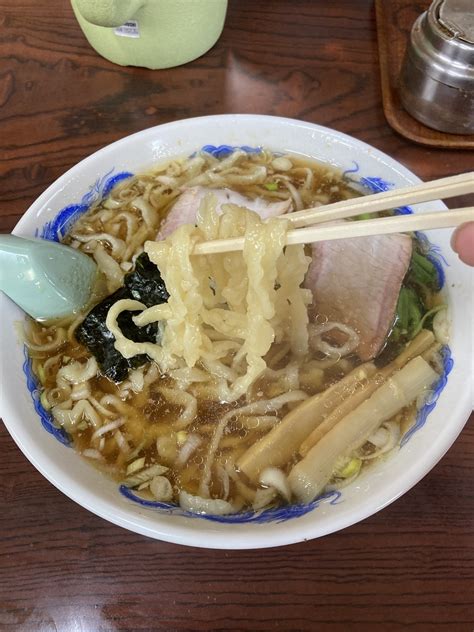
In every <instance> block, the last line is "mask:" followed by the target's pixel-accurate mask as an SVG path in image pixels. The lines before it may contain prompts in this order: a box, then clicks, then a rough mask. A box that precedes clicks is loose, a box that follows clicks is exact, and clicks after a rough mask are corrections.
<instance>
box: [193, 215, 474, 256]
mask: <svg viewBox="0 0 474 632" xmlns="http://www.w3.org/2000/svg"><path fill="white" fill-rule="evenodd" d="M469 221H474V207H469V208H464V209H454V210H451V211H439V212H437V213H420V214H416V215H415V214H414V215H395V216H392V217H381V218H377V219H368V220H362V221H359V222H345V223H341V224H334V225H331V226H308V227H306V228H299V229H297V230H290V231H288V233H287V239H286V244H287V245H291V244H310V243H314V242H316V241H330V240H333V239H350V238H353V237H369V236H371V235H387V234H390V233H400V232H412V231H415V230H432V229H434V228H449V227H452V226H459V224H463V223H464V222H469ZM243 247H244V238H243V237H238V238H234V239H215V240H213V241H206V242H202V243H200V244H196V246H195V247H194V250H193V254H195V255H210V254H217V253H222V252H235V251H237V250H243Z"/></svg>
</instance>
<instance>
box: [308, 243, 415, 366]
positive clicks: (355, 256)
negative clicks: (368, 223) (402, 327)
mask: <svg viewBox="0 0 474 632" xmlns="http://www.w3.org/2000/svg"><path fill="white" fill-rule="evenodd" d="M311 247H312V262H311V264H310V266H309V268H308V272H307V274H306V278H305V286H306V287H307V288H309V289H310V290H311V291H312V293H313V305H312V307H311V308H310V309H311V310H312V313H313V316H314V315H316V314H319V315H321V316H322V317H323V318H324V317H325V318H327V319H328V320H330V321H339V322H343V323H345V324H346V325H349V326H350V327H352V328H353V329H355V331H356V332H357V333H358V334H359V336H360V342H359V346H358V347H357V349H356V353H357V354H358V355H359V357H360V359H361V360H363V361H366V360H370V359H371V358H374V357H375V356H377V354H378V353H379V352H380V350H381V349H382V347H383V345H384V342H385V339H386V338H387V335H388V334H389V333H390V329H391V327H392V325H393V322H394V318H395V311H396V307H397V301H398V295H399V294H400V288H401V284H402V281H403V278H404V276H405V274H406V272H407V270H408V266H409V264H410V259H411V254H412V240H411V238H410V237H409V236H408V235H402V234H394V235H375V236H373V237H357V238H354V239H338V240H334V241H326V242H318V243H314V244H312V245H311Z"/></svg>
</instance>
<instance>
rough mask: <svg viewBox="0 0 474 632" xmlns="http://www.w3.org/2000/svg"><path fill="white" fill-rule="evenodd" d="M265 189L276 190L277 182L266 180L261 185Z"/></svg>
mask: <svg viewBox="0 0 474 632" xmlns="http://www.w3.org/2000/svg"><path fill="white" fill-rule="evenodd" d="M263 186H264V187H265V188H266V189H267V191H278V182H267V183H266V184H264V185H263Z"/></svg>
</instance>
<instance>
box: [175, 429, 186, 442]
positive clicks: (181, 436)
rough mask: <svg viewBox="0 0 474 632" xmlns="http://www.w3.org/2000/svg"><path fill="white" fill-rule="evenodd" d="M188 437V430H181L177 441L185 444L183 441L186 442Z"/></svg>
mask: <svg viewBox="0 0 474 632" xmlns="http://www.w3.org/2000/svg"><path fill="white" fill-rule="evenodd" d="M187 438H188V433H187V432H186V430H180V431H179V432H178V433H177V434H176V441H177V442H178V445H183V443H185V441H186V439H187Z"/></svg>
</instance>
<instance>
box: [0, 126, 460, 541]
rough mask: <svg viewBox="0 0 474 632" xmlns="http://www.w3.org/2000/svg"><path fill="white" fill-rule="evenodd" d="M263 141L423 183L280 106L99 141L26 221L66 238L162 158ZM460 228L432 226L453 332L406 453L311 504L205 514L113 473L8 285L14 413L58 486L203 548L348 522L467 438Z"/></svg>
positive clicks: (18, 433) (401, 182) (315, 531)
mask: <svg viewBox="0 0 474 632" xmlns="http://www.w3.org/2000/svg"><path fill="white" fill-rule="evenodd" d="M262 146H264V147H265V148H268V149H270V150H273V151H275V152H289V153H294V154H300V155H302V156H305V157H309V158H313V159H316V160H319V161H321V162H324V163H329V164H331V165H333V166H335V167H338V168H340V169H341V170H342V171H343V172H345V174H346V175H348V177H350V178H351V179H352V180H353V181H354V182H356V183H358V184H359V185H360V186H362V187H364V188H365V189H366V190H367V192H377V191H383V190H388V189H390V188H392V187H393V188H395V187H403V186H407V185H410V184H415V183H418V182H419V179H418V178H417V177H416V176H415V175H414V174H412V173H411V172H410V171H408V170H407V169H406V168H405V167H403V166H402V165H401V164H399V163H398V162H396V161H395V160H393V159H391V158H390V157H388V156H386V155H385V154H383V153H381V152H380V151H377V150H376V149H374V148H373V147H370V146H369V145H366V144H364V143H362V142H360V141H358V140H356V139H354V138H351V137H349V136H346V135H344V134H341V133H339V132H336V131H334V130H330V129H327V128H324V127H321V126H318V125H313V124H310V123H305V122H301V121H295V120H291V119H284V118H276V117H269V116H255V115H222V116H209V117H203V118H196V119H187V120H183V121H177V122H174V123H169V124H166V125H161V126H158V127H154V128H151V129H147V130H143V131H142V132H139V133H137V134H134V135H132V136H129V137H127V138H124V139H123V140H120V141H118V142H116V143H113V144H111V145H109V146H107V147H105V148H104V149H102V150H100V151H98V152H96V153H95V154H93V155H92V156H90V157H89V158H86V159H85V160H83V161H82V162H80V163H79V164H78V165H76V166H75V167H73V168H72V169H71V170H70V171H68V172H67V173H66V174H64V175H63V176H62V177H61V178H59V179H58V180H57V181H56V182H55V183H54V184H53V185H51V186H50V187H49V188H48V189H47V190H46V191H45V192H44V193H43V195H41V196H40V198H39V199H38V200H37V201H36V202H35V203H34V204H33V205H32V206H31V207H30V208H29V209H28V211H27V212H26V213H25V215H24V216H23V218H22V219H21V221H20V222H19V223H18V225H17V227H16V228H15V231H14V232H15V234H16V235H19V236H34V235H37V236H41V237H44V238H49V239H55V238H57V237H58V236H59V237H61V236H62V235H64V234H65V232H67V230H68V228H69V227H70V226H71V225H72V224H73V222H74V221H75V220H76V219H77V218H78V217H80V215H81V214H82V213H84V212H85V211H87V210H88V209H89V208H90V207H91V205H92V204H94V203H95V202H97V201H98V200H100V199H101V198H103V197H105V196H106V195H107V194H108V193H109V192H110V190H111V189H112V188H113V186H114V185H115V184H116V183H118V182H120V181H121V180H123V179H125V178H128V177H129V176H130V175H131V174H135V173H139V172H142V171H145V170H147V169H149V168H150V167H151V166H153V165H154V164H156V163H157V162H159V161H163V160H165V159H168V158H172V157H175V156H183V155H184V156H186V155H191V154H193V153H194V152H196V151H198V150H200V149H202V148H204V149H205V150H206V151H208V152H211V153H214V155H216V156H222V155H226V154H228V153H229V152H231V151H233V149H234V148H236V147H239V148H242V149H244V150H245V151H256V150H258V148H259V147H262ZM443 208H445V207H444V206H443V204H442V203H441V202H430V203H425V204H419V205H416V207H414V208H413V209H410V208H407V207H405V208H402V209H398V211H397V212H404V213H408V212H412V210H413V211H414V212H417V213H424V212H429V211H433V210H441V209H443ZM449 238H450V232H449V231H446V230H439V231H432V232H430V235H429V242H428V240H427V237H425V236H421V239H425V240H426V241H425V244H426V245H427V247H428V248H429V256H430V259H431V260H432V261H433V262H434V263H435V264H436V266H437V268H438V271H439V273H440V275H441V277H442V278H443V280H444V289H443V291H444V294H445V298H446V302H447V303H448V306H449V319H450V326H451V336H450V343H449V347H445V349H444V353H443V362H444V370H443V375H442V376H441V377H440V379H439V381H438V383H437V384H436V387H435V388H434V390H433V391H432V392H431V395H430V398H429V399H428V400H427V401H426V402H425V403H424V405H423V408H422V409H421V410H420V411H419V413H418V417H417V420H416V423H415V425H414V426H413V427H412V428H411V429H410V430H409V431H408V432H407V433H406V434H405V435H404V436H403V437H402V440H401V444H400V448H399V449H397V450H396V452H395V454H393V455H391V456H390V458H387V459H386V460H380V461H378V462H377V463H376V464H374V465H373V466H372V467H371V468H368V469H367V470H366V471H364V472H363V473H362V474H361V475H360V476H359V477H358V478H357V479H356V481H355V482H353V483H352V484H351V485H349V486H347V487H345V488H344V489H342V490H336V491H331V492H328V493H325V494H323V495H322V496H320V497H319V498H317V499H316V500H314V501H313V502H311V503H308V504H293V505H289V506H283V507H279V508H269V509H266V510H264V511H260V512H254V511H245V512H242V513H237V514H233V515H228V516H211V515H205V516H204V515H196V514H190V513H188V512H186V511H184V510H183V509H181V508H179V507H174V506H170V505H167V504H166V503H159V502H152V501H147V500H144V499H142V498H140V497H138V496H137V495H136V494H135V493H134V492H133V491H132V490H129V489H128V488H125V487H123V486H120V485H118V484H117V483H116V482H115V481H113V480H111V479H109V478H107V477H106V476H105V475H104V474H102V473H101V472H99V471H98V470H96V469H95V468H93V467H92V466H91V465H90V464H89V463H88V462H86V460H85V459H84V458H82V457H81V456H80V455H79V454H78V453H76V452H75V451H74V450H73V449H71V447H70V446H69V442H68V438H67V436H66V435H65V434H64V433H63V432H62V431H60V430H59V429H58V428H56V427H55V426H54V425H53V424H52V421H51V419H50V417H49V415H48V413H47V412H46V411H45V410H44V409H43V408H42V406H41V402H40V400H39V393H38V390H37V385H36V382H35V378H34V376H33V374H32V372H31V365H30V362H29V360H28V356H27V354H26V353H25V349H24V347H23V344H22V342H21V341H20V340H19V339H18V336H17V335H16V333H15V332H16V328H15V324H16V323H17V322H18V321H21V320H22V319H23V318H24V315H23V313H22V312H21V310H20V309H19V308H18V307H17V306H16V305H14V304H13V303H12V302H10V301H9V300H8V299H7V298H6V297H5V296H4V295H1V296H0V306H1V313H2V316H3V323H2V325H3V326H2V328H1V333H0V336H1V349H2V353H1V359H0V375H1V380H2V390H3V397H2V402H1V410H0V412H1V414H2V417H3V419H4V422H5V424H6V426H7V429H8V430H9V432H10V434H11V436H12V437H13V439H14V440H15V442H16V443H17V445H18V446H19V448H20V449H21V450H22V452H23V453H24V454H25V456H26V457H27V458H28V459H29V460H30V461H31V463H32V464H33V465H34V466H35V467H36V468H37V469H38V470H39V471H40V472H41V473H42V474H43V475H44V476H45V477H46V478H47V479H48V480H49V481H50V482H51V483H52V484H53V485H55V486H56V487H57V488H58V489H60V490H61V491H62V492H63V493H64V494H66V495H67V496H69V498H71V499H72V500H74V501H76V502H77V503H79V504H80V505H82V506H83V507H85V508H86V509H88V510H90V511H91V512H93V513H95V514H97V515H98V516H101V517H102V518H104V519H106V520H108V521H110V522H112V523H114V524H117V525H119V526H121V527H124V528H126V529H129V530H131V531H134V532H136V533H140V534H143V535H146V536H149V537H152V538H157V539H161V540H166V541H169V542H175V543H179V544H185V545H191V546H198V547H207V548H221V549H250V548H264V547H272V546H280V545H284V544H291V543H294V542H300V541H303V540H308V539H311V538H317V537H321V536H323V535H326V534H329V533H332V532H334V531H338V530H340V529H343V528H345V527H347V526H349V525H352V524H354V523H356V522H359V521H360V520H363V519H364V518H366V517H368V516H370V515H372V514H374V513H375V512H377V511H379V510H381V509H382V508H384V507H385V506H386V505H388V504H389V503H391V502H393V501H394V500H396V499H397V498H398V497H400V496H401V495H402V494H404V493H405V492H406V491H407V490H409V489H410V488H411V487H412V486H413V485H415V484H416V483H417V482H418V481H419V480H420V479H421V478H422V477H423V476H425V475H426V474H427V473H428V472H429V471H430V470H431V469H432V468H433V467H434V465H435V464H436V463H437V462H438V461H439V459H440V458H441V457H442V456H443V454H444V453H445V452H446V451H447V450H448V448H449V447H450V446H451V445H452V443H453V442H454V441H455V439H456V437H457V436H458V434H459V433H460V432H461V430H462V428H463V426H464V424H465V422H466V420H467V418H468V416H469V413H470V411H471V408H472V368H471V364H472V330H471V320H472V319H471V318H469V317H467V314H469V313H471V314H472V285H471V283H472V276H471V271H470V270H468V269H467V268H466V267H465V266H463V264H461V263H460V261H459V260H458V258H457V256H456V255H455V254H454V253H453V252H452V251H451V249H450V246H449ZM440 502H446V503H448V502H449V499H448V498H445V499H443V498H442V499H440Z"/></svg>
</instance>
